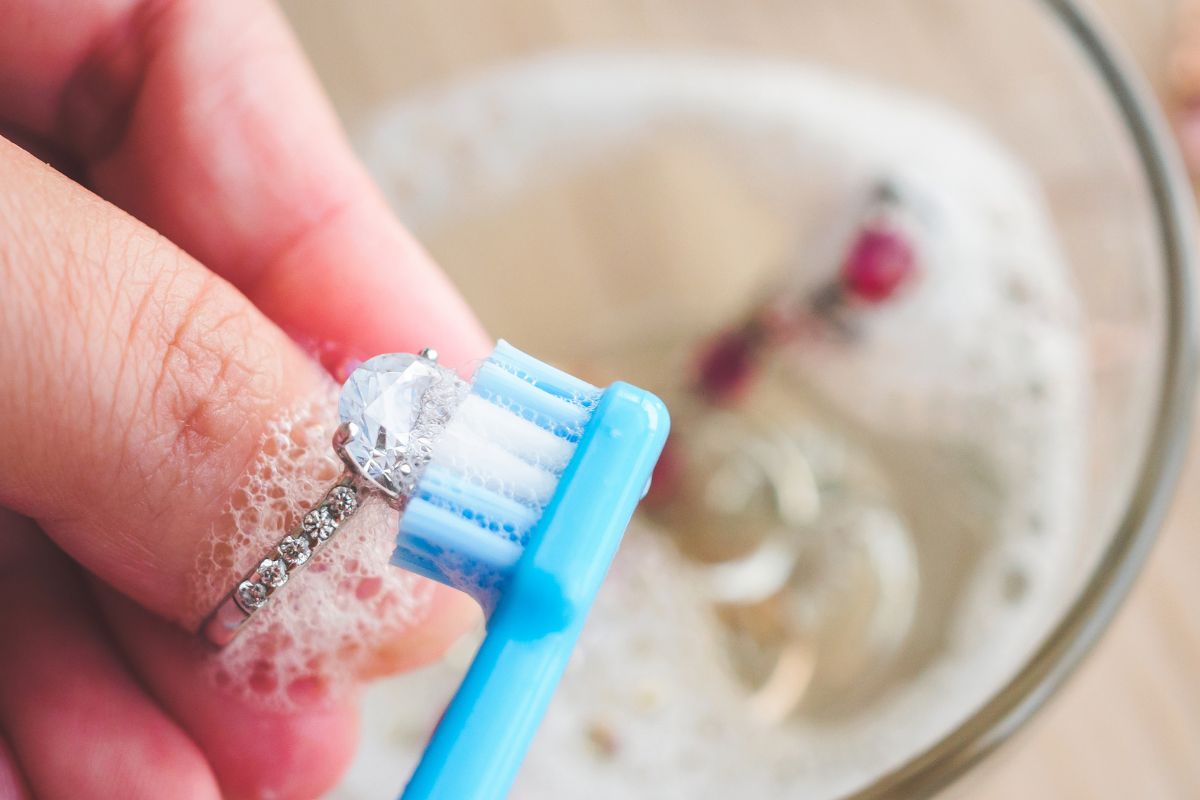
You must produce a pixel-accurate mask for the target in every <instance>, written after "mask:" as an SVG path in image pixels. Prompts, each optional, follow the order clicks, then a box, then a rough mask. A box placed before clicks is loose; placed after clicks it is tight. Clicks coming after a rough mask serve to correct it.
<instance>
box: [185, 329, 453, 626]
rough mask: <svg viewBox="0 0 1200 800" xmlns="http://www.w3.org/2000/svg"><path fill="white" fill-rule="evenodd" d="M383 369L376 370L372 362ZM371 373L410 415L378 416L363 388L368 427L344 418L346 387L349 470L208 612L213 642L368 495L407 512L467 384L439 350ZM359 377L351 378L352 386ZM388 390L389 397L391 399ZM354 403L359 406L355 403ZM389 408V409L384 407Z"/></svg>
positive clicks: (338, 438) (337, 443)
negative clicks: (434, 444) (439, 357)
mask: <svg viewBox="0 0 1200 800" xmlns="http://www.w3.org/2000/svg"><path fill="white" fill-rule="evenodd" d="M373 362H378V365H377V366H375V367H373V368H372V363H373ZM360 370H361V371H364V372H365V373H366V374H367V377H366V378H365V379H364V380H365V381H371V380H374V381H375V382H374V383H370V384H368V386H367V387H366V388H367V389H368V390H374V391H376V392H381V387H382V392H381V394H383V397H384V400H385V401H391V403H392V406H393V407H394V406H396V405H397V398H398V399H399V407H400V408H401V409H402V410H403V411H404V412H407V413H399V414H394V418H386V419H381V418H380V417H381V416H382V417H386V416H387V415H386V414H383V415H381V414H379V413H377V412H376V410H375V408H374V406H372V407H371V412H370V414H367V413H366V406H365V405H363V403H364V401H363V399H362V397H361V394H362V393H363V387H357V386H356V387H355V388H356V389H357V391H358V393H359V396H357V397H355V398H352V401H351V404H350V408H351V410H352V411H359V412H361V413H362V416H363V419H364V420H366V419H369V420H370V422H371V424H369V425H365V426H364V425H363V424H359V423H356V422H355V421H354V419H352V418H347V417H348V414H347V411H346V406H347V402H346V389H343V398H342V401H341V402H339V406H338V409H339V415H340V416H341V417H342V422H341V425H339V426H338V429H337V432H336V433H334V436H333V449H334V450H335V451H336V452H337V454H338V456H339V457H340V458H341V460H342V462H343V463H344V464H345V466H346V469H345V471H344V472H343V473H342V476H341V477H340V478H339V479H338V480H337V482H336V483H334V485H333V486H332V487H330V489H329V491H327V492H326V493H325V495H324V497H322V498H321V501H320V502H319V503H317V504H316V505H315V506H313V507H312V508H311V509H309V511H307V512H306V513H305V514H304V516H303V517H301V519H300V522H299V523H298V524H297V525H296V526H295V527H294V528H293V529H292V530H291V531H289V532H288V534H287V535H286V536H284V537H283V538H282V539H280V540H279V541H278V542H277V543H276V544H275V546H274V547H273V548H272V549H271V550H270V551H269V552H268V553H267V555H266V556H265V557H264V558H263V559H262V560H261V561H260V562H259V564H258V566H256V567H255V568H254V569H252V570H250V571H249V572H248V573H246V574H245V575H244V576H243V577H242V580H241V581H239V582H238V583H237V585H236V586H234V588H233V589H232V590H231V591H230V592H229V593H228V594H226V595H225V597H224V598H223V599H222V600H221V602H220V603H219V604H218V605H217V607H216V609H215V610H214V611H213V612H212V613H211V614H209V616H208V618H207V619H206V620H205V622H204V624H203V625H202V626H201V631H202V633H203V634H204V637H205V638H206V639H208V641H209V642H211V643H212V644H214V645H216V646H217V647H224V646H225V645H226V644H228V643H229V642H230V641H232V640H233V638H234V637H235V636H237V634H238V632H239V631H240V630H241V629H242V628H243V627H244V626H245V624H246V623H247V622H249V621H250V618H251V617H252V616H253V615H254V613H255V612H256V611H258V610H259V609H261V608H262V607H263V606H265V605H266V604H267V602H268V601H269V600H270V599H271V597H272V596H273V595H274V594H275V592H277V591H279V590H280V589H282V588H283V587H284V585H286V584H287V583H288V581H289V580H290V579H291V578H292V577H293V576H294V575H295V574H296V573H297V572H298V571H299V570H301V569H302V568H303V567H304V566H305V565H306V564H308V563H309V562H310V561H311V560H312V559H313V558H314V557H315V556H316V555H317V553H319V552H320V550H321V549H322V548H323V547H324V546H325V544H326V543H327V542H329V541H330V540H331V539H332V538H333V537H334V535H335V534H336V533H337V532H338V530H339V528H340V527H341V525H342V523H344V522H345V521H346V520H347V519H349V518H350V517H351V516H352V515H353V514H354V512H355V511H357V510H358V508H359V507H360V505H361V504H362V501H363V499H364V495H366V494H378V495H381V496H382V497H384V498H385V499H386V500H387V502H388V503H389V505H391V506H393V507H394V508H397V509H400V510H403V508H404V505H405V503H406V501H407V499H408V495H409V494H411V492H412V489H413V487H414V486H415V485H416V481H417V480H418V479H419V477H420V475H421V471H422V470H423V468H424V466H425V464H427V463H428V461H429V457H430V444H431V442H432V439H433V438H434V437H435V436H436V435H437V434H438V433H439V432H440V430H441V428H442V427H444V426H445V424H446V422H447V421H448V419H449V416H450V413H451V411H452V409H453V407H454V405H456V403H457V400H458V398H459V397H460V389H461V386H462V381H461V379H459V378H458V377H457V376H456V375H455V374H454V373H453V372H452V371H450V370H447V369H445V368H444V367H440V366H438V365H437V352H436V351H435V350H432V349H430V348H426V349H424V350H422V351H421V352H420V354H418V355H416V356H413V355H408V354H395V355H386V356H377V357H376V358H374V359H371V360H370V361H368V362H366V363H365V364H364V365H363V366H362V367H360V368H359V370H356V374H357V373H358V372H359V371H360ZM353 381H354V376H351V380H350V381H347V387H349V386H350V385H351V383H352V382H353ZM387 392H391V394H390V395H387V394H386V393H387ZM354 402H357V403H358V404H359V405H357V406H356V405H354V404H353V403H354ZM384 406H385V407H384V409H383V410H384V411H387V410H388V407H387V403H386V402H385V403H384Z"/></svg>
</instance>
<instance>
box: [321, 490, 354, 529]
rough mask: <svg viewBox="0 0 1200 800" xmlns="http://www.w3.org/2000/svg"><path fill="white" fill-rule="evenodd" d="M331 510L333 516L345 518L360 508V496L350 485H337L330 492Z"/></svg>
mask: <svg viewBox="0 0 1200 800" xmlns="http://www.w3.org/2000/svg"><path fill="white" fill-rule="evenodd" d="M328 503H329V510H330V511H331V512H333V516H334V518H335V519H337V520H339V521H340V520H343V519H345V518H346V517H348V516H350V515H351V514H353V513H354V509H356V508H358V498H357V497H356V496H355V494H354V490H353V489H351V488H350V487H349V486H338V487H335V488H334V490H333V491H332V492H330V493H329V499H328Z"/></svg>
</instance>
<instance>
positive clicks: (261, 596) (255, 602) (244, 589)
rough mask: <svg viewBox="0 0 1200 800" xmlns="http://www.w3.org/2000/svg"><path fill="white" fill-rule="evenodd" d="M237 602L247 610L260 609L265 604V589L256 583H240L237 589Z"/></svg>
mask: <svg viewBox="0 0 1200 800" xmlns="http://www.w3.org/2000/svg"><path fill="white" fill-rule="evenodd" d="M237 596H238V600H239V601H240V602H241V604H242V606H243V607H245V608H247V609H251V610H252V609H255V608H262V605H263V603H265V602H267V587H266V586H263V585H262V584H261V583H257V582H256V581H242V582H241V583H239V584H238V588H237Z"/></svg>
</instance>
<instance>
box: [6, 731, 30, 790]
mask: <svg viewBox="0 0 1200 800" xmlns="http://www.w3.org/2000/svg"><path fill="white" fill-rule="evenodd" d="M0 797H2V798H4V800H28V798H30V797H32V795H31V794H30V793H29V784H28V783H26V782H25V776H24V775H22V774H21V768H20V766H19V765H18V764H17V754H16V753H14V752H13V749H12V745H10V744H9V743H8V739H7V738H6V737H5V736H3V735H0Z"/></svg>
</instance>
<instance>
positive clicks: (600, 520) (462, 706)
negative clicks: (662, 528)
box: [392, 341, 669, 800]
mask: <svg viewBox="0 0 1200 800" xmlns="http://www.w3.org/2000/svg"><path fill="white" fill-rule="evenodd" d="M668 426H669V419H668V415H667V410H666V407H665V406H664V405H663V404H662V401H660V400H659V399H658V398H657V397H655V396H654V395H652V394H650V393H648V392H646V391H644V390H642V389H638V388H637V387H634V386H631V385H629V384H627V383H620V382H618V383H614V384H612V385H611V386H609V387H608V388H607V389H603V390H601V389H598V388H596V387H595V386H592V385H590V384H588V383H586V382H584V381H582V380H580V379H578V378H575V377H572V376H571V375H568V374H567V373H565V372H562V371H561V370H558V369H556V368H554V367H551V366H549V365H547V364H544V363H542V362H540V361H538V360H537V359H534V358H532V357H531V356H529V355H526V354H525V353H522V352H521V351H519V350H517V349H516V348H515V347H512V346H511V345H509V344H507V343H506V342H503V341H501V342H499V343H498V344H497V346H496V349H495V350H494V352H493V353H492V354H491V356H490V357H489V358H488V359H487V360H486V361H484V362H483V364H482V365H481V366H480V367H479V369H478V371H477V372H476V373H475V376H474V379H473V381H472V385H471V388H470V391H469V393H467V394H466V396H465V397H464V398H463V399H462V400H461V402H460V403H459V405H458V407H457V409H456V410H455V411H454V413H453V415H452V417H451V418H450V419H449V420H448V421H447V422H446V425H445V428H444V429H443V430H442V432H441V433H440V434H439V436H438V438H437V439H436V440H435V441H433V442H431V443H430V457H429V462H428V464H427V466H426V467H425V469H424V472H423V473H422V474H421V477H420V479H419V481H418V482H417V484H416V486H415V489H414V491H413V493H412V495H411V497H410V499H409V501H408V503H407V505H406V507H405V509H404V514H403V516H402V517H401V521H400V528H399V533H398V536H397V540H396V542H397V543H396V549H395V552H394V554H393V557H392V562H393V563H394V564H396V565H397V566H400V567H403V568H405V569H408V570H411V571H414V572H417V573H420V574H422V575H425V576H427V577H429V578H432V579H434V580H437V581H440V582H442V583H444V584H447V585H449V586H452V587H454V588H456V589H460V590H462V591H465V592H467V593H469V594H470V595H471V596H472V597H474V598H475V600H476V601H477V602H479V604H480V606H481V607H482V608H483V609H484V612H485V614H487V636H486V638H485V639H484V641H483V643H482V645H480V648H479V650H478V652H477V654H476V656H475V659H474V661H473V662H472V664H471V667H470V669H469V671H468V672H467V675H466V677H465V678H464V680H463V682H462V684H461V685H460V686H459V688H458V691H457V692H456V693H455V695H454V698H453V699H452V700H451V702H450V704H449V706H448V707H447V708H446V711H445V714H444V715H443V717H442V719H441V722H440V723H439V724H438V726H437V729H436V730H435V731H434V733H433V736H432V738H431V739H430V741H429V744H428V746H427V747H426V749H425V752H424V755H423V756H422V758H421V761H420V763H419V764H418V766H417V768H416V771H415V772H414V773H413V775H412V777H411V778H410V780H409V782H408V786H407V788H406V789H405V791H404V793H403V795H402V798H403V800H496V799H497V798H503V797H505V796H506V795H507V793H508V790H509V787H510V786H511V785H512V782H513V780H514V778H515V777H516V773H517V770H518V768H519V766H520V764H521V761H522V759H523V758H524V756H525V752H526V750H527V749H528V746H529V743H530V740H531V739H532V737H533V735H534V732H535V731H536V730H537V727H538V724H539V723H540V721H541V718H542V716H543V714H544V713H545V710H546V706H547V704H548V703H549V701H550V697H551V696H552V695H553V693H554V690H555V688H556V686H557V685H558V682H559V679H560V677H561V676H562V673H563V670H564V668H565V667H566V665H567V661H568V659H569V658H570V655H571V651H572V649H573V648H574V646H575V642H576V640H577V638H578V636H579V632H580V630H581V629H582V627H583V623H584V619H585V617H586V616H587V613H588V610H589V609H590V608H591V605H592V601H593V599H594V598H595V595H596V592H597V590H598V589H599V588H600V584H601V582H602V581H603V580H604V576H605V574H606V573H607V571H608V567H609V564H610V563H611V561H612V559H613V556H614V555H615V554H616V550H617V546H618V544H619V543H620V540H621V537H622V535H623V534H624V531H625V527H626V525H627V524H628V522H629V519H630V517H631V516H632V514H633V511H634V508H635V507H636V506H637V504H638V502H639V501H640V500H641V498H642V497H643V496H644V495H645V492H646V489H647V488H648V485H649V480H650V474H651V471H652V470H653V468H654V464H655V462H656V461H657V460H658V456H659V453H660V452H661V450H662V447H663V444H664V442H665V440H666V436H667V429H668Z"/></svg>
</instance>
